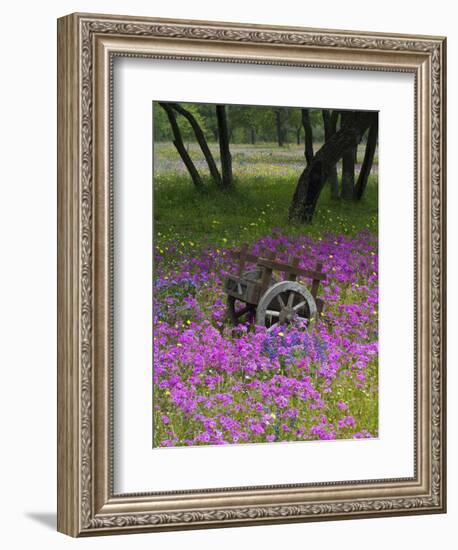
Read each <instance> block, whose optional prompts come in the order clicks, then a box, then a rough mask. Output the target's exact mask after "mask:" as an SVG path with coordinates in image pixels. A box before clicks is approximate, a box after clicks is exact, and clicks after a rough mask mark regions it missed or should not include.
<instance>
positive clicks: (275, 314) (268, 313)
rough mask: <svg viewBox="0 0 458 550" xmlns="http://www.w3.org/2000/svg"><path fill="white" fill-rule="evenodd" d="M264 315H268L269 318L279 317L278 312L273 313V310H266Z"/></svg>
mask: <svg viewBox="0 0 458 550" xmlns="http://www.w3.org/2000/svg"><path fill="white" fill-rule="evenodd" d="M266 315H270V316H271V317H280V312H279V311H275V310H274V309H267V310H266Z"/></svg>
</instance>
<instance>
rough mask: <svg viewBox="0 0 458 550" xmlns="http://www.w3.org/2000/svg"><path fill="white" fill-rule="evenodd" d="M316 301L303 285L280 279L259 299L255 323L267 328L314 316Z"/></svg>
mask: <svg viewBox="0 0 458 550" xmlns="http://www.w3.org/2000/svg"><path fill="white" fill-rule="evenodd" d="M316 314H317V307H316V302H315V299H314V298H313V296H312V295H311V294H310V292H309V291H308V290H307V289H306V288H305V286H303V285H301V284H300V283H297V282H296V281H280V282H279V283H275V284H274V285H272V286H271V287H270V288H269V289H267V291H266V292H265V294H264V295H263V296H261V299H260V300H259V304H258V308H257V311H256V324H257V325H264V326H266V327H267V328H268V330H272V329H273V328H274V327H277V326H281V325H285V324H287V323H291V321H293V319H294V318H295V317H296V316H298V317H300V318H302V319H313V318H314V317H316Z"/></svg>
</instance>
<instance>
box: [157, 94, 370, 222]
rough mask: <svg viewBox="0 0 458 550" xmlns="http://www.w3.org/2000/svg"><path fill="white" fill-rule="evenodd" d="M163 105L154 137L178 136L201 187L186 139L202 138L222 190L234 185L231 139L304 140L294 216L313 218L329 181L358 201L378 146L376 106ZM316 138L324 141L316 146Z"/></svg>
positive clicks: (336, 192)
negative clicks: (214, 147) (215, 149)
mask: <svg viewBox="0 0 458 550" xmlns="http://www.w3.org/2000/svg"><path fill="white" fill-rule="evenodd" d="M158 105H159V106H160V109H157V108H155V109H154V138H155V140H156V141H169V140H171V141H172V142H173V144H174V145H175V148H176V150H177V152H178V154H179V155H180V157H181V159H182V160H183V163H184V164H185V166H186V168H187V170H188V172H189V175H190V177H191V179H192V181H193V183H194V185H195V186H196V187H197V188H202V187H203V180H202V178H201V176H200V174H199V172H198V170H197V168H196V165H195V164H194V162H193V160H192V158H191V156H190V154H189V151H188V149H189V148H188V147H187V145H186V142H189V141H195V142H197V143H198V145H199V147H200V149H201V151H202V154H203V156H204V158H205V161H206V163H207V166H208V169H209V172H210V175H211V178H212V180H213V182H214V183H215V185H216V186H217V187H219V188H220V189H221V190H229V189H231V188H232V187H233V186H234V178H233V174H232V157H231V152H230V143H251V144H253V145H254V144H256V143H257V142H258V141H260V142H273V141H275V142H276V143H277V144H278V146H279V147H283V146H284V145H285V144H287V143H291V142H294V143H296V144H298V145H300V144H301V143H303V144H304V157H305V158H304V160H305V166H304V169H303V171H302V173H301V174H300V176H299V178H298V182H297V185H296V189H295V192H294V196H293V198H292V202H291V206H290V210H289V218H290V220H291V221H296V222H302V223H310V222H311V221H312V219H313V215H314V213H315V210H316V205H317V202H318V199H319V196H320V194H321V192H322V190H323V188H324V186H325V184H326V183H327V182H329V187H330V192H331V196H332V197H333V198H334V199H336V200H337V199H342V200H355V201H359V200H361V198H362V197H363V195H364V191H365V189H366V185H367V182H368V179H369V174H370V172H371V169H372V164H373V160H374V154H375V151H376V147H377V138H378V113H376V112H367V111H339V110H329V109H307V108H295V107H262V106H256V107H251V106H243V105H241V106H238V105H221V104H220V105H212V104H204V103H202V104H196V103H192V104H190V103H186V104H183V103H176V102H159V103H158ZM362 141H365V155H364V160H363V163H362V166H361V170H360V171H359V174H358V178H356V170H355V164H356V155H357V148H358V145H359V144H360V143H361V142H362ZM211 142H216V143H218V145H219V152H220V167H218V164H217V162H216V160H215V158H214V156H213V153H212V152H211V149H210V147H209V143H211ZM316 143H322V145H321V146H320V147H319V148H318V149H317V151H314V144H316ZM339 161H342V177H341V182H340V187H339V180H338V176H337V163H338V162H339Z"/></svg>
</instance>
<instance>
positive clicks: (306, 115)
mask: <svg viewBox="0 0 458 550" xmlns="http://www.w3.org/2000/svg"><path fill="white" fill-rule="evenodd" d="M301 113H302V125H303V126H304V134H305V140H304V141H305V148H304V156H305V160H306V161H307V165H308V164H310V163H311V162H312V159H313V130H312V124H311V122H310V111H309V110H308V109H301Z"/></svg>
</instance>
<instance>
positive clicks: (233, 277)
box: [224, 245, 326, 330]
mask: <svg viewBox="0 0 458 550" xmlns="http://www.w3.org/2000/svg"><path fill="white" fill-rule="evenodd" d="M233 255H234V257H236V258H237V259H238V269H237V274H230V275H228V276H227V277H226V280H225V282H224V290H225V292H226V293H227V296H228V301H227V304H228V317H229V319H230V320H231V322H232V323H233V324H234V325H236V324H238V323H241V322H250V323H255V324H257V325H264V326H266V327H267V328H268V329H269V330H271V329H272V328H274V327H276V326H279V325H284V324H286V323H290V322H291V321H292V320H293V319H294V318H295V317H296V316H299V317H301V318H303V319H313V318H315V317H316V316H317V314H319V313H321V311H322V309H323V300H321V299H320V298H318V297H317V294H318V289H319V286H320V282H321V281H323V280H325V279H326V274H325V273H323V272H322V267H323V265H322V263H321V262H317V264H316V267H315V270H308V269H302V268H300V267H299V258H296V257H292V258H290V259H289V261H288V263H282V262H278V261H275V253H273V252H266V253H263V254H262V255H261V256H254V255H253V254H250V253H248V246H247V245H243V246H242V247H241V248H240V250H239V251H236V252H233ZM247 263H251V264H255V266H256V267H255V268H254V269H251V270H249V269H248V270H247V268H246V264H247ZM274 272H280V273H282V274H283V275H284V280H279V278H278V276H277V275H276V274H275V273H274ZM299 277H304V278H307V279H310V280H311V281H312V285H311V288H310V291H309V290H308V289H307V288H306V287H305V285H304V284H302V283H301V282H299V281H298V278H299Z"/></svg>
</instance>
